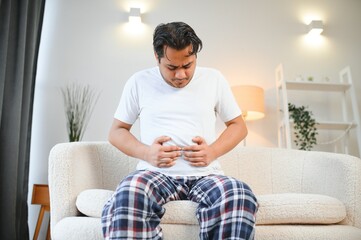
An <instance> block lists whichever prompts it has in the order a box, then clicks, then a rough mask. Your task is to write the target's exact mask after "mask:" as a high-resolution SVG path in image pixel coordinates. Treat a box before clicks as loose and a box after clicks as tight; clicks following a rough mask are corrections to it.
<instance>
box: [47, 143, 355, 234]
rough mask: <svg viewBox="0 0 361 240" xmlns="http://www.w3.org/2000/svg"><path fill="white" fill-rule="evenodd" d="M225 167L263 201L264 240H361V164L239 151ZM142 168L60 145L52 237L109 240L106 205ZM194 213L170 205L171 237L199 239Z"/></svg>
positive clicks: (93, 150)
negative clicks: (124, 181) (104, 233)
mask: <svg viewBox="0 0 361 240" xmlns="http://www.w3.org/2000/svg"><path fill="white" fill-rule="evenodd" d="M221 164H222V167H223V169H224V171H225V173H226V174H227V175H229V176H233V177H236V178H238V179H241V180H243V181H245V182H246V183H248V184H249V185H250V186H251V188H252V189H253V191H254V192H255V194H256V196H257V198H258V201H259V204H260V206H259V211H258V213H257V226H256V239H257V240H262V239H267V240H270V239H275V240H276V239H277V240H286V239H287V240H289V239H307V240H310V239H320V240H325V239H328V240H332V239H340V240H341V239H342V240H360V239H361V159H359V158H356V157H352V156H348V155H343V154H335V153H326V152H312V151H311V152H307V151H299V150H287V149H279V148H265V147H242V146H239V147H236V148H235V149H234V150H232V151H231V152H230V153H228V154H226V155H225V156H224V157H222V159H221ZM135 165H136V160H135V159H132V158H130V157H128V156H126V155H124V154H122V153H121V152H120V151H118V150H117V149H115V148H114V147H113V146H111V145H110V144H109V143H107V142H78V143H62V144H57V145H56V146H54V148H53V149H52V150H51V152H50V156H49V188H50V207H51V236H52V239H53V240H60V239H66V240H71V239H76V240H82V239H86V240H90V239H102V234H101V223H100V218H99V216H100V214H101V209H102V206H103V204H104V202H105V201H106V199H107V198H108V197H109V196H110V195H111V194H112V191H113V190H114V189H115V188H116V186H117V185H118V183H119V181H120V180H121V179H122V178H123V177H124V176H126V175H127V174H128V173H129V172H131V171H133V170H134V169H135ZM195 207H196V205H195V204H194V203H192V202H190V201H176V202H170V203H168V204H167V205H165V208H166V214H165V216H164V217H163V219H162V222H161V226H162V229H163V232H164V239H170V240H173V239H177V240H182V239H187V240H192V239H198V223H197V220H196V217H195V216H194V212H195Z"/></svg>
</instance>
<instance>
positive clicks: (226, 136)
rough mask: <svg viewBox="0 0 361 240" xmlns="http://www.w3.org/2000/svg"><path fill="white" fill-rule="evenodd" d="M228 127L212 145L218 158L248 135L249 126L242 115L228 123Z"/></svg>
mask: <svg viewBox="0 0 361 240" xmlns="http://www.w3.org/2000/svg"><path fill="white" fill-rule="evenodd" d="M226 125H227V128H226V129H225V130H224V131H223V132H222V134H221V135H220V136H219V137H218V139H217V140H216V141H215V142H214V143H212V144H211V145H210V147H212V148H213V150H214V152H215V153H216V155H217V158H218V157H220V156H222V155H224V154H226V153H227V152H229V151H230V150H232V149H233V148H234V147H235V146H236V145H237V144H238V143H240V142H241V141H242V140H243V139H244V138H245V137H246V136H247V133H248V131H247V127H246V124H245V123H244V120H243V119H242V117H241V116H239V117H237V118H235V119H233V120H231V121H229V122H227V123H226Z"/></svg>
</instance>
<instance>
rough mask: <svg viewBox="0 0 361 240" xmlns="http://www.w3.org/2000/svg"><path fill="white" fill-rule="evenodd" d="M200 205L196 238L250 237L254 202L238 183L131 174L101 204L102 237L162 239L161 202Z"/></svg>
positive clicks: (212, 177) (210, 178)
mask: <svg viewBox="0 0 361 240" xmlns="http://www.w3.org/2000/svg"><path fill="white" fill-rule="evenodd" d="M172 200H191V201H194V202H197V203H199V205H198V208H197V212H196V216H197V218H198V220H199V224H200V235H199V237H200V239H212V240H213V239H253V238H254V233H255V230H254V227H255V213H256V211H257V206H258V204H257V200H256V197H255V196H254V194H253V193H252V191H251V189H250V188H249V187H248V186H247V185H246V184H245V183H243V182H241V181H239V180H236V179H234V178H231V177H227V176H223V175H209V176H205V177H197V176H188V177H170V176H167V175H164V174H161V173H158V172H151V171H136V172H134V173H133V174H131V175H129V176H128V177H126V178H125V179H124V180H123V181H122V182H121V183H120V184H119V186H118V188H117V189H116V191H115V193H114V194H113V196H112V197H111V199H109V201H108V202H107V203H106V204H105V206H104V209H103V213H102V219H101V221H102V230H103V236H104V238H105V239H109V240H111V239H162V238H163V235H162V229H161V228H160V226H159V224H160V220H161V218H162V216H163V214H164V213H165V209H164V208H163V207H162V205H163V204H165V203H167V202H168V201H172Z"/></svg>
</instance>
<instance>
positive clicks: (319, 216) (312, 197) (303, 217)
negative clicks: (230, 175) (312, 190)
mask: <svg viewBox="0 0 361 240" xmlns="http://www.w3.org/2000/svg"><path fill="white" fill-rule="evenodd" d="M257 199H258V203H259V209H258V212H257V224H334V223H339V222H341V221H342V220H343V219H344V218H345V217H346V207H345V206H344V204H343V203H342V202H341V201H339V200H338V199H336V198H333V197H329V196H325V195H318V194H300V193H283V194H269V195H259V196H257Z"/></svg>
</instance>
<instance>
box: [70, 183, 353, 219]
mask: <svg viewBox="0 0 361 240" xmlns="http://www.w3.org/2000/svg"><path fill="white" fill-rule="evenodd" d="M113 193H114V191H110V190H104V189H88V190H85V191H83V192H81V193H80V194H79V195H78V197H77V200H76V206H77V208H78V210H79V211H80V212H81V213H83V214H84V215H86V216H89V217H97V218H99V217H101V214H102V210H103V207H104V204H105V203H106V202H107V201H108V199H109V198H110V197H111V196H112V194H113ZM257 199H258V203H259V209H258V212H257V218H256V223H257V224H258V225H270V224H335V223H339V222H341V221H342V220H343V219H344V218H345V217H346V208H345V206H344V204H343V203H342V202H341V201H339V200H338V199H336V198H333V197H329V196H325V195H318V194H300V193H283V194H268V195H258V196H257ZM164 208H165V209H166V212H165V214H164V216H163V218H162V223H163V224H188V225H198V220H197V218H196V216H195V213H196V208H197V204H196V203H194V202H192V201H171V202H168V203H166V204H165V205H164Z"/></svg>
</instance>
